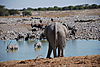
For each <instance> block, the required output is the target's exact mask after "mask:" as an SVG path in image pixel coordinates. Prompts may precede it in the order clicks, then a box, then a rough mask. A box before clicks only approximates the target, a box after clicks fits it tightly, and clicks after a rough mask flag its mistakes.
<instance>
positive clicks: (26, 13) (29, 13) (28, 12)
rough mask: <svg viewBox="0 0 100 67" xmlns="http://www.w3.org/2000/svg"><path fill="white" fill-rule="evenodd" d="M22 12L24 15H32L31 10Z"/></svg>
mask: <svg viewBox="0 0 100 67" xmlns="http://www.w3.org/2000/svg"><path fill="white" fill-rule="evenodd" d="M22 14H23V16H32V13H31V11H29V10H24V11H23V12H22Z"/></svg>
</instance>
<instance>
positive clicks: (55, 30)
mask: <svg viewBox="0 0 100 67" xmlns="http://www.w3.org/2000/svg"><path fill="white" fill-rule="evenodd" d="M56 40H57V23H56V22H55V25H54V44H55V45H56V44H57V43H56Z"/></svg>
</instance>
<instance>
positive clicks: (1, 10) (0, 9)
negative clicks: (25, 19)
mask: <svg viewBox="0 0 100 67" xmlns="http://www.w3.org/2000/svg"><path fill="white" fill-rule="evenodd" d="M97 8H100V5H97V4H92V5H89V4H83V5H76V6H65V7H58V6H54V7H48V8H46V7H44V8H30V7H29V8H23V9H21V10H18V9H7V8H5V6H3V5H0V16H9V15H10V16H11V15H22V16H31V15H32V11H64V10H84V9H97Z"/></svg>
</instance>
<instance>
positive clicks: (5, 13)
mask: <svg viewBox="0 0 100 67" xmlns="http://www.w3.org/2000/svg"><path fill="white" fill-rule="evenodd" d="M8 15H9V12H8V9H6V8H5V6H3V5H0V16H8Z"/></svg>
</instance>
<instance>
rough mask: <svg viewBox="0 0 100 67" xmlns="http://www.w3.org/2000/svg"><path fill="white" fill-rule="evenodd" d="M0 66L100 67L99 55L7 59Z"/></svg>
mask: <svg viewBox="0 0 100 67" xmlns="http://www.w3.org/2000/svg"><path fill="white" fill-rule="evenodd" d="M0 67H100V55H91V56H78V57H60V58H51V59H43V58H42V59H34V60H22V61H7V62H0Z"/></svg>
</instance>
